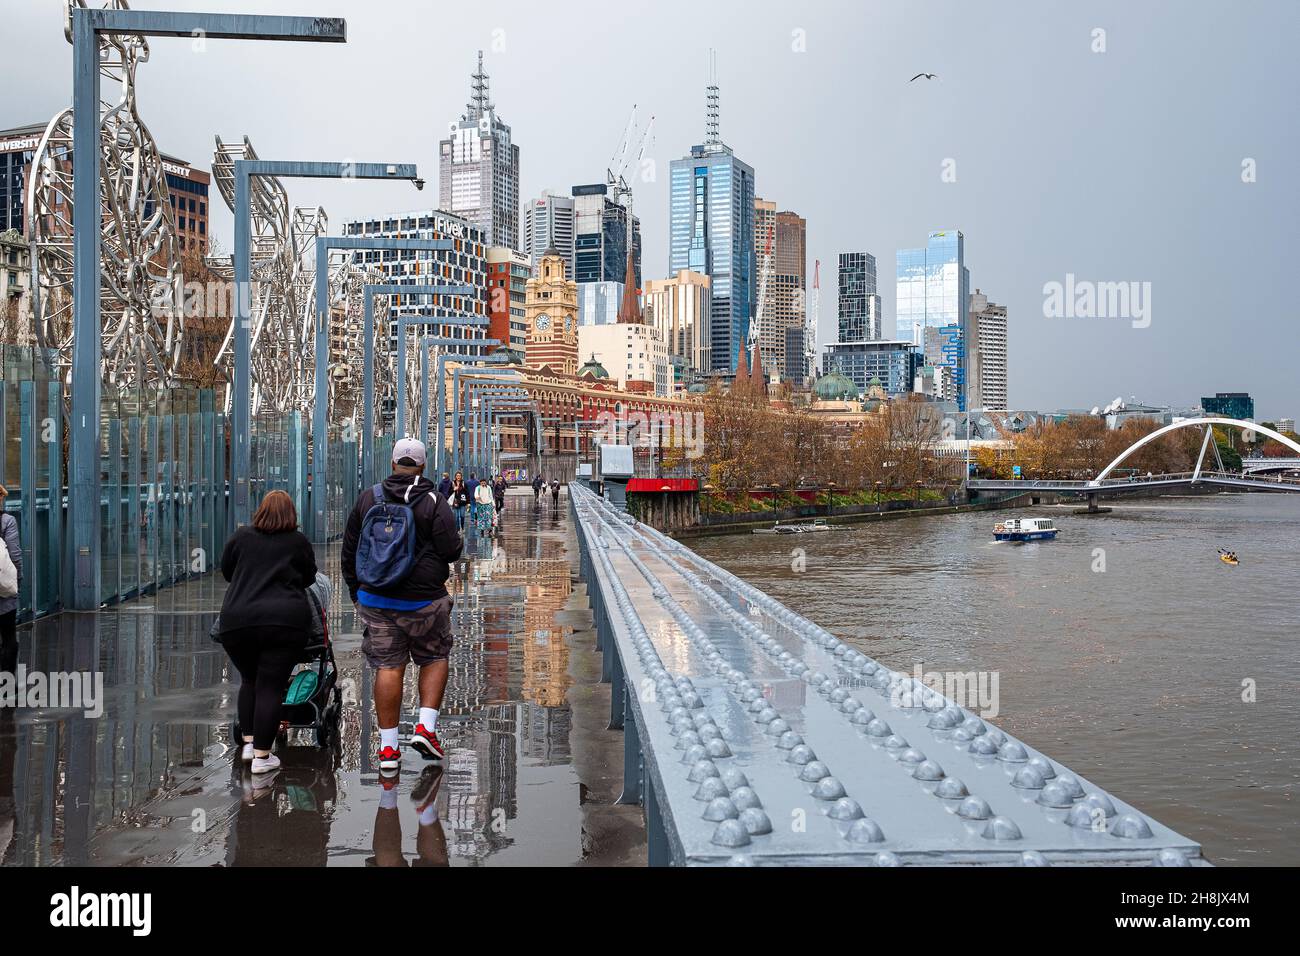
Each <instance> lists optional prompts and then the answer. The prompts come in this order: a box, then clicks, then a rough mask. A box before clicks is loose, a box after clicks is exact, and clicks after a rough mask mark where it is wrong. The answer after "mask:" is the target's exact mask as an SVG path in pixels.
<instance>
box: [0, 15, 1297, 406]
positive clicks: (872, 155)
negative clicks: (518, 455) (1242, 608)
mask: <svg viewBox="0 0 1300 956" xmlns="http://www.w3.org/2000/svg"><path fill="white" fill-rule="evenodd" d="M131 5H132V6H133V7H134V8H137V9H146V8H149V9H176V10H197V9H207V10H213V11H223V12H257V13H284V14H303V15H318V16H344V17H346V18H347V21H348V42H347V44H345V45H337V44H271V43H252V42H243V43H240V42H234V41H216V40H214V41H210V42H209V43H208V44H207V48H206V51H205V52H201V53H197V52H195V51H193V50H192V49H191V43H190V42H189V41H188V40H155V41H154V42H153V45H152V57H151V60H150V62H149V63H147V64H144V65H143V66H142V67H141V68H140V73H139V90H140V93H139V98H140V104H141V110H142V112H143V115H144V118H145V121H146V123H147V124H148V125H149V127H150V129H151V130H152V132H153V133H154V136H155V137H156V139H157V140H158V143H159V145H160V147H161V148H162V149H163V150H164V151H166V152H169V153H172V154H174V155H177V156H180V157H182V158H184V159H187V160H189V161H190V162H192V163H195V164H202V165H203V166H204V167H205V168H207V167H208V166H209V165H210V163H211V153H212V146H213V135H214V134H220V135H221V136H222V137H223V138H225V139H227V140H235V139H238V138H239V137H240V136H242V135H244V134H248V135H249V136H250V137H251V138H252V141H253V143H254V145H255V147H256V148H257V150H258V153H259V154H260V155H261V156H262V157H263V158H267V159H314V160H346V159H351V160H358V161H375V162H415V163H418V164H419V166H420V171H421V174H422V175H423V176H424V177H425V178H427V179H428V180H429V185H428V186H427V187H426V190H425V192H423V193H417V192H415V190H414V188H413V187H411V186H409V185H406V184H396V183H365V182H357V183H328V182H313V181H305V180H304V181H298V182H291V183H290V186H289V188H290V196H291V199H292V201H293V202H294V203H295V204H298V205H315V204H321V205H323V206H324V207H325V209H326V211H327V212H328V213H329V216H330V220H331V222H332V223H333V224H334V229H333V231H334V232H337V231H338V227H339V226H340V225H341V223H342V222H343V221H344V220H345V219H348V218H352V217H355V216H362V215H375V214H381V213H384V212H390V211H397V210H403V209H411V208H419V207H421V206H428V205H436V203H437V143H438V139H439V138H440V137H441V136H442V135H444V133H445V130H446V128H447V123H448V122H449V121H450V120H452V119H454V118H456V117H457V116H458V115H459V114H460V113H461V112H462V111H463V110H464V104H465V101H466V99H467V97H468V93H469V74H470V72H471V71H472V68H473V65H474V57H475V51H476V50H477V49H480V48H482V49H483V50H484V51H485V56H486V64H487V69H488V72H489V73H490V74H491V87H492V95H493V98H494V100H495V102H496V105H497V108H498V112H499V114H500V116H501V117H502V119H503V120H504V121H505V122H506V123H508V124H510V126H511V127H512V129H513V133H514V139H515V142H516V143H517V144H518V145H519V147H520V152H521V174H522V182H521V191H522V197H523V198H525V199H527V198H529V197H532V196H535V195H537V194H538V193H540V191H541V190H542V189H545V188H550V189H554V190H564V191H567V190H568V189H569V188H570V187H571V186H572V185H574V184H575V183H583V182H596V181H599V180H600V179H602V178H603V175H604V170H605V167H606V166H607V165H608V164H609V162H610V159H611V157H612V155H613V153H614V150H615V147H616V146H617V145H618V141H619V139H620V137H621V135H622V132H623V129H624V126H625V124H626V122H627V117H628V113H629V111H630V109H631V107H632V104H633V103H637V104H639V109H638V113H639V114H640V115H641V116H642V117H643V118H644V117H646V116H648V114H650V113H653V114H654V116H655V124H654V129H655V136H654V146H653V148H652V150H651V155H652V157H653V158H654V160H655V161H656V164H657V170H658V177H657V180H656V181H654V182H650V183H643V184H637V185H636V194H635V204H636V211H637V212H638V214H639V215H640V216H641V217H642V219H643V228H644V235H645V242H646V252H645V261H644V267H645V275H646V276H648V277H652V278H653V277H656V276H662V275H664V274H665V270H666V264H667V258H668V232H667V220H668V164H669V162H670V161H671V160H672V159H674V158H676V157H679V156H681V155H683V154H684V153H685V152H686V151H687V150H688V149H689V148H690V146H691V145H692V144H693V143H699V142H701V141H702V138H703V135H704V86H705V84H706V82H707V71H708V50H709V48H710V47H713V48H716V50H717V62H718V75H719V82H720V84H721V87H722V135H723V139H724V140H725V141H726V142H727V143H728V144H729V145H731V146H732V147H733V148H734V149H735V151H736V153H737V155H738V156H740V157H741V158H742V159H744V160H745V161H746V162H748V163H750V164H751V165H752V166H753V167H754V168H755V178H756V184H757V192H758V195H760V196H762V197H763V198H766V199H771V200H774V201H775V202H777V203H778V205H779V207H780V208H783V209H793V210H795V211H797V212H798V213H800V214H801V215H803V216H805V217H806V218H807V220H808V255H809V263H808V270H809V275H810V276H811V273H812V263H813V260H814V259H820V260H821V263H822V296H821V323H820V335H819V341H821V342H825V341H830V340H833V338H834V335H835V293H836V290H835V281H836V280H835V263H836V258H837V255H838V253H840V252H843V251H850V250H852V251H866V252H870V253H872V254H873V255H875V257H876V259H877V262H878V267H879V275H880V291H881V293H882V295H883V297H884V308H885V316H886V332H888V331H889V329H890V327H892V323H893V319H894V271H895V267H894V253H895V250H896V249H898V248H903V247H910V246H918V245H923V244H924V242H925V237H926V234H927V233H928V232H930V231H931V230H936V229H943V228H957V229H961V230H962V232H963V233H964V234H965V237H966V264H967V266H968V267H969V268H970V271H971V285H972V288H974V287H978V288H979V289H981V290H983V291H984V292H985V293H987V294H988V295H989V297H990V298H991V299H992V300H994V301H995V302H998V303H1002V304H1005V305H1006V306H1007V307H1008V308H1009V309H1010V339H1011V345H1010V400H1011V404H1012V406H1013V407H1017V408H1032V409H1044V410H1046V409H1054V408H1061V407H1066V408H1071V407H1084V408H1087V407H1091V406H1093V405H1104V404H1105V403H1106V402H1108V401H1110V400H1111V399H1113V398H1115V397H1116V396H1120V395H1122V396H1124V397H1125V398H1128V397H1129V396H1136V397H1137V398H1138V399H1139V400H1140V401H1147V402H1155V403H1162V404H1163V403H1172V404H1174V405H1194V404H1196V403H1197V401H1198V399H1199V396H1201V395H1205V394H1213V393H1214V392H1216V391H1249V392H1250V393H1251V394H1252V395H1254V396H1255V399H1256V411H1257V417H1259V418H1260V419H1261V420H1263V419H1276V418H1278V417H1282V416H1292V417H1293V416H1297V415H1300V386H1297V382H1298V381H1300V376H1298V375H1297V371H1296V369H1297V361H1296V356H1295V350H1296V344H1297V337H1296V327H1297V320H1300V315H1298V314H1297V302H1300V298H1298V297H1297V295H1296V282H1297V276H1298V275H1300V269H1297V250H1298V249H1300V225H1298V223H1300V217H1298V213H1300V208H1298V207H1300V202H1298V200H1300V187H1298V186H1297V172H1296V168H1297V159H1298V158H1300V132H1298V130H1300V124H1298V123H1297V105H1296V104H1297V100H1296V97H1297V91H1300V67H1298V66H1297V59H1296V56H1295V51H1294V45H1295V41H1296V38H1297V36H1300V4H1297V3H1295V2H1293V0H1276V2H1274V0H1238V2H1233V3H1222V2H1201V0H1179V2H1174V0H1167V2H1145V0H1121V2H1068V3H1067V2H1053V0H1015V2H1012V0H1007V2H988V0H986V2H974V0H934V2H921V0H907V2H903V0H890V2H871V3H865V2H862V0H852V2H849V0H844V2H829V0H801V2H798V3H795V2H780V3H774V2H756V0H735V2H729V0H725V2H724V0H688V2H679V0H656V2H654V3H631V4H617V5H611V4H609V3H606V2H565V0H552V2H548V3H536V2H518V0H494V2H493V3H491V4H487V3H477V2H475V3H470V2H450V0H448V2H441V0H437V2H435V0H365V2H356V0H201V2H196V0H134V2H133V3H132V4H131ZM3 7H4V21H3V22H4V23H5V28H6V34H7V38H6V41H7V42H6V43H5V44H4V53H3V71H2V72H3V83H0V126H3V127H6V128H7V127H10V126H16V125H21V124H26V123H31V122H45V121H46V120H48V119H49V117H50V116H51V115H52V114H53V113H54V112H55V111H57V110H58V109H60V108H62V107H63V106H64V105H66V103H67V101H68V99H69V97H70V90H71V59H72V57H71V48H70V47H69V46H68V44H67V43H66V41H65V40H64V38H63V33H62V22H61V18H62V7H63V2H62V0H3ZM1098 28H1100V29H1102V30H1104V31H1105V34H1104V43H1105V52H1094V46H1096V45H1098V40H1097V38H1096V36H1095V34H1094V31H1095V30H1097V29H1098ZM923 70H924V71H927V72H933V73H936V74H938V77H937V79H935V80H929V81H927V80H917V81H916V82H915V83H909V82H908V80H909V78H910V77H911V76H912V75H913V74H915V73H917V72H920V71H923ZM1246 159H1252V160H1254V164H1255V175H1256V181H1255V182H1253V183H1244V182H1243V181H1242V164H1243V161H1244V160H1246ZM948 160H952V161H953V163H951V164H948V165H947V168H949V169H955V173H956V181H955V182H945V181H944V178H943V173H944V170H945V163H946V161H948ZM214 197H215V191H214ZM213 206H214V211H215V213H216V218H215V223H214V226H213V231H214V234H215V235H216V237H217V239H218V241H220V242H221V243H222V244H223V245H224V247H225V248H227V249H229V247H230V235H231V225H230V217H229V214H228V211H227V210H226V209H225V207H224V204H223V203H221V201H220V199H219V198H216V201H215V202H214V204H213ZM1067 274H1073V275H1074V276H1075V277H1076V279H1077V280H1088V281H1095V282H1117V281H1136V282H1150V283H1151V303H1150V306H1151V314H1150V324H1149V326H1147V327H1145V328H1135V327H1134V325H1133V322H1132V321H1130V320H1128V319H1123V318H1046V317H1045V316H1044V293H1043V287H1044V284H1045V283H1048V282H1051V281H1058V282H1064V281H1065V279H1066V275H1067ZM810 282H811V279H810ZM1288 289H1289V290H1290V292H1287V290H1288Z"/></svg>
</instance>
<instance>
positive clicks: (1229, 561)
mask: <svg viewBox="0 0 1300 956" xmlns="http://www.w3.org/2000/svg"><path fill="white" fill-rule="evenodd" d="M1219 560H1220V561H1222V562H1223V563H1224V564H1232V565H1237V564H1240V563H1241V562H1240V561H1238V560H1237V559H1236V558H1234V557H1231V556H1230V555H1226V554H1221V555H1219Z"/></svg>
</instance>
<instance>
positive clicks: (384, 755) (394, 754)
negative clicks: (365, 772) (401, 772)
mask: <svg viewBox="0 0 1300 956" xmlns="http://www.w3.org/2000/svg"><path fill="white" fill-rule="evenodd" d="M401 766H402V752H401V751H400V750H398V749H397V748H396V747H385V748H384V749H383V750H381V751H379V769H380V770H387V771H389V772H392V771H394V770H398V769H400V768H401Z"/></svg>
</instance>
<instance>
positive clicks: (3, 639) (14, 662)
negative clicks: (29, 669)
mask: <svg viewBox="0 0 1300 956" xmlns="http://www.w3.org/2000/svg"><path fill="white" fill-rule="evenodd" d="M17 670H18V610H17V609H16V608H15V609H14V610H12V611H6V612H5V613H4V614H0V671H8V672H9V673H10V674H12V673H14V672H15V671H17Z"/></svg>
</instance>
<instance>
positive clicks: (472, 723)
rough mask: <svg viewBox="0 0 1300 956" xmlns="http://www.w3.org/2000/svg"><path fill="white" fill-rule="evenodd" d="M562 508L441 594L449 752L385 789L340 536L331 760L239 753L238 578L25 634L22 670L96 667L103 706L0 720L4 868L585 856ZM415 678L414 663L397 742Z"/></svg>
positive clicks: (477, 555) (303, 738)
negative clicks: (264, 759)
mask: <svg viewBox="0 0 1300 956" xmlns="http://www.w3.org/2000/svg"><path fill="white" fill-rule="evenodd" d="M565 504H566V503H565V502H563V501H562V502H561V508H560V509H559V510H558V511H557V510H555V509H552V508H551V506H550V503H549V502H547V503H545V504H544V505H543V506H542V507H541V508H540V509H535V508H534V505H533V500H532V495H531V494H529V495H518V496H516V495H511V496H510V497H509V498H508V499H507V507H506V513H505V515H504V517H503V520H502V523H501V530H500V532H499V534H498V535H497V536H496V537H495V538H485V539H482V540H478V541H475V540H474V539H473V538H472V535H471V537H470V538H469V539H468V540H467V543H466V556H465V558H464V559H463V560H462V561H461V562H459V563H458V565H457V567H456V569H455V571H454V573H453V577H452V580H451V581H450V582H448V587H449V589H450V590H452V592H453V596H454V598H455V609H454V612H453V614H454V618H453V625H454V629H455V633H456V643H455V646H454V649H453V651H452V655H451V661H450V669H451V676H450V680H449V682H448V687H447V693H446V697H445V700H444V703H443V707H442V710H441V711H440V714H439V718H438V730H439V735H440V736H441V738H442V740H443V744H444V748H445V750H446V759H445V761H444V763H443V765H442V767H441V769H440V770H438V769H434V768H433V765H430V764H425V763H424V762H423V761H422V760H421V759H420V757H419V755H418V754H415V753H413V752H410V751H409V748H408V749H407V751H406V752H405V754H404V765H403V767H402V773H401V775H400V777H399V779H398V781H397V783H396V785H395V786H391V787H390V786H387V785H386V784H385V783H384V782H383V781H381V779H380V777H379V774H378V769H377V767H376V766H375V763H374V749H375V745H376V743H377V740H378V729H377V727H376V726H375V723H374V719H373V716H372V704H371V698H370V688H371V678H372V675H371V673H370V670H369V667H368V666H367V665H366V664H365V662H364V660H363V659H362V657H361V653H360V647H361V634H360V632H359V627H358V623H357V621H356V618H355V613H354V611H353V609H352V606H351V604H350V602H349V601H348V599H347V594H346V591H345V590H344V589H343V588H342V587H341V582H340V578H339V576H338V571H337V560H338V557H337V546H333V545H332V546H329V547H328V548H325V549H324V556H325V561H324V562H323V563H324V564H327V565H328V566H329V568H330V572H331V578H332V579H333V580H334V581H335V596H334V604H333V607H332V608H331V613H330V626H331V632H332V635H333V639H334V643H335V654H336V657H337V660H338V664H339V669H340V686H341V688H342V692H343V699H344V710H343V717H342V724H341V731H340V737H341V745H340V747H339V748H338V749H337V751H335V750H321V749H318V748H317V747H316V746H315V739H314V737H313V736H311V735H310V734H309V732H303V731H293V732H292V733H291V735H290V737H289V738H288V740H287V741H285V742H284V743H283V744H282V745H281V746H280V755H281V759H282V761H283V766H282V767H281V769H280V771H279V772H278V773H276V774H274V775H272V776H271V779H268V780H260V779H259V780H256V781H255V780H254V778H252V777H251V775H250V774H249V773H248V772H247V771H246V769H245V767H244V765H243V764H242V763H241V762H240V761H238V760H237V759H234V757H233V753H232V744H231V737H230V727H231V720H232V718H233V716H234V708H235V696H236V692H237V690H238V674H237V673H236V672H235V671H234V669H233V668H232V667H231V665H230V663H229V661H228V659H227V658H226V655H225V652H224V651H223V650H222V648H221V647H220V646H219V645H217V644H215V643H213V642H212V641H211V639H210V637H209V635H208V631H209V628H210V625H211V623H212V619H213V617H214V615H215V613H216V610H217V608H218V607H219V605H220V600H221V588H222V586H223V585H222V584H221V583H220V582H219V581H217V580H213V579H212V577H213V576H211V575H209V576H208V577H207V578H205V579H204V580H202V581H199V582H193V583H190V584H187V585H183V586H180V587H176V588H172V589H169V590H166V591H162V592H159V593H158V594H157V595H154V596H150V597H147V598H144V599H142V600H140V601H136V602H133V603H130V604H125V605H122V606H121V607H116V608H110V609H107V610H103V611H100V612H98V613H94V614H64V615H59V616H56V617H53V618H50V619H46V620H42V621H39V622H37V623H36V624H35V625H34V626H33V627H31V628H26V629H23V630H22V631H20V661H21V662H22V663H23V664H24V665H26V668H27V669H28V671H33V670H40V671H44V672H47V673H54V672H86V671H96V670H98V671H100V672H102V673H103V680H104V701H103V714H102V716H100V717H98V718H92V717H86V716H84V715H83V714H82V712H81V711H79V710H75V711H74V710H62V711H58V710H48V709H47V710H30V709H16V710H15V709H13V708H3V709H0V862H3V864H5V865H10V866H14V865H17V866H23V865H26V866H37V865H38V866H49V865H58V864H66V865H78V864H81V865H94V866H112V865H132V864H188V865H232V866H243V865H251V866H256V865H309V866H322V865H352V866H361V865H367V866H402V865H429V866H446V865H453V866H455V865H465V864H533V865H548V864H549V865H555V864H561V865H562V864H567V863H574V862H578V861H579V860H580V859H581V857H582V854H583V848H582V844H583V839H582V832H581V830H582V815H581V809H580V803H581V794H580V790H581V787H580V784H579V780H578V777H577V774H576V772H575V770H574V767H573V762H572V760H571V755H570V726H571V712H570V707H569V704H568V703H567V701H566V692H567V690H568V688H569V684H570V680H571V678H570V676H569V671H570V666H569V665H570V660H569V657H570V638H571V636H572V631H573V627H572V621H574V620H580V615H579V614H576V613H575V610H580V609H581V608H585V604H586V601H585V597H582V595H581V594H578V595H574V594H573V584H572V578H571V575H572V574H573V573H574V572H575V571H576V559H575V554H576V549H575V545H574V542H573V538H572V530H571V527H570V520H569V517H568V514H567V512H566V511H565V510H564V506H565ZM320 558H321V550H319V549H318V560H320ZM571 559H574V560H571ZM575 598H576V599H577V600H571V599H575ZM579 600H580V602H581V605H580V606H579V604H578V601H579ZM414 676H415V669H414V668H408V672H407V684H408V687H407V695H406V705H405V706H404V713H403V731H404V732H405V731H406V730H408V729H409V727H408V723H410V722H412V721H411V719H412V718H413V717H414V716H415V701H416V696H415V688H414Z"/></svg>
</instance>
